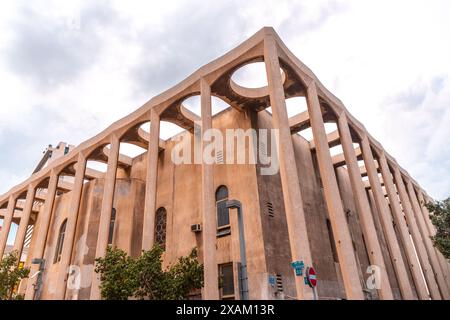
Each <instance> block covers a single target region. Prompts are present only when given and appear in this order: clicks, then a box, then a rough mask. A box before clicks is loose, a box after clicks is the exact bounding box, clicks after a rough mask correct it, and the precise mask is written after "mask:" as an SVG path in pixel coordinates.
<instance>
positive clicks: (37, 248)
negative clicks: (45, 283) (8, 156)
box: [25, 170, 58, 300]
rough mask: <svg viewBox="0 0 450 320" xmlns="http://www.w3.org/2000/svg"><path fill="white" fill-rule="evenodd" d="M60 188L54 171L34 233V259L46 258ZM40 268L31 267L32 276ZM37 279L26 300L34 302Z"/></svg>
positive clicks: (31, 280) (30, 283) (36, 266)
mask: <svg viewBox="0 0 450 320" xmlns="http://www.w3.org/2000/svg"><path fill="white" fill-rule="evenodd" d="M57 186H58V174H57V173H56V172H55V171H54V170H52V171H51V172H50V180H49V184H48V188H47V195H46V198H45V202H44V211H42V215H40V216H38V222H37V226H36V229H35V231H34V232H37V236H36V240H35V242H34V249H33V252H32V253H31V254H33V258H34V259H42V258H43V256H44V250H45V243H46V239H47V234H48V229H49V226H50V220H51V217H52V211H53V204H54V202H55V195H56V188H57ZM38 270H39V266H38V265H36V264H32V265H31V271H30V274H31V276H33V275H34V274H36V272H38ZM36 279H37V277H34V278H33V279H31V278H30V279H28V281H27V289H26V292H25V299H26V300H32V299H33V298H34V292H35V286H34V285H35V282H36Z"/></svg>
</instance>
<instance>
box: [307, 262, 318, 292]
mask: <svg viewBox="0 0 450 320" xmlns="http://www.w3.org/2000/svg"><path fill="white" fill-rule="evenodd" d="M306 279H307V281H308V285H309V286H310V287H311V288H314V287H315V286H317V278H316V270H314V268H313V267H309V268H308V269H306Z"/></svg>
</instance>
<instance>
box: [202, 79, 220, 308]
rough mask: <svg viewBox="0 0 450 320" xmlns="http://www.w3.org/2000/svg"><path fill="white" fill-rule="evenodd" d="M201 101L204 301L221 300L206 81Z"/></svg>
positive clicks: (209, 92)
mask: <svg viewBox="0 0 450 320" xmlns="http://www.w3.org/2000/svg"><path fill="white" fill-rule="evenodd" d="M200 101H201V116H202V218H203V232H202V234H203V266H204V288H203V299H205V300H217V299H219V283H218V277H219V275H218V273H219V271H218V265H217V258H216V255H217V253H216V233H217V222H216V207H215V197H214V167H213V165H212V164H207V163H205V161H204V159H203V150H204V148H205V143H204V139H203V137H204V134H205V132H206V131H207V130H209V129H211V128H212V111H211V88H210V86H209V84H208V83H207V82H206V80H204V79H201V80H200Z"/></svg>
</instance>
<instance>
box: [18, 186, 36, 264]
mask: <svg viewBox="0 0 450 320" xmlns="http://www.w3.org/2000/svg"><path fill="white" fill-rule="evenodd" d="M35 192H36V188H35V187H34V186H33V185H32V184H30V185H29V186H28V190H27V197H26V200H25V207H24V209H23V211H22V218H21V219H20V224H19V229H18V230H17V233H16V239H15V241H14V249H13V250H14V251H17V252H18V254H19V259H20V256H21V255H22V249H23V243H24V241H25V234H26V232H27V228H28V224H29V222H30V216H31V210H32V209H33V202H34V195H35Z"/></svg>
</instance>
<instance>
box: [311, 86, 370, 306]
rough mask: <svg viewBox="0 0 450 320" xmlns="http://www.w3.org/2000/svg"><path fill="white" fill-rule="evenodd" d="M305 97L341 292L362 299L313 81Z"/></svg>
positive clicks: (349, 296) (356, 267) (353, 255)
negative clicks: (334, 244)
mask: <svg viewBox="0 0 450 320" xmlns="http://www.w3.org/2000/svg"><path fill="white" fill-rule="evenodd" d="M306 99H307V105H308V113H309V119H310V122H311V128H312V132H313V137H314V144H315V145H316V154H317V161H318V164H319V171H320V177H321V179H322V184H323V190H324V194H325V200H326V203H327V208H328V214H329V216H330V222H331V227H332V230H333V235H334V241H335V243H336V249H337V254H338V258H339V263H340V267H341V272H342V279H343V282H344V287H345V292H346V294H347V298H348V299H364V295H363V292H362V286H361V282H360V280H359V276H358V268H359V267H358V265H357V264H356V258H355V253H354V249H353V244H352V240H351V237H350V231H349V228H348V224H347V218H346V216H345V213H344V209H343V207H342V201H341V196H340V194H339V188H338V184H337V180H336V175H335V172H334V167H333V162H332V160H331V155H330V149H329V146H328V140H327V134H326V132H325V126H324V123H323V118H322V112H321V107H320V103H319V97H318V95H317V91H316V85H315V83H314V82H312V83H311V84H310V85H309V87H308V89H307V97H306Z"/></svg>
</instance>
